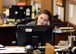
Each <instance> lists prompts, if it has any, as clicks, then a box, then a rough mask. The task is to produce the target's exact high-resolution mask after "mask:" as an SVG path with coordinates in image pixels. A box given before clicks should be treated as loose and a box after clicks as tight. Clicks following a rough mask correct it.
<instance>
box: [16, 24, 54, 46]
mask: <svg viewBox="0 0 76 54" xmlns="http://www.w3.org/2000/svg"><path fill="white" fill-rule="evenodd" d="M17 41H18V45H20V46H22V45H23V46H24V45H32V46H38V45H41V46H44V45H45V44H46V42H48V43H50V44H53V35H52V26H51V25H47V26H39V25H35V26H28V25H18V26H17Z"/></svg>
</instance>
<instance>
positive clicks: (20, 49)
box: [0, 47, 26, 53]
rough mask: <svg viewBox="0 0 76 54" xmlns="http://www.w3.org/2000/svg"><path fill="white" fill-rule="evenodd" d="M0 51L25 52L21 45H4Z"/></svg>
mask: <svg viewBox="0 0 76 54" xmlns="http://www.w3.org/2000/svg"><path fill="white" fill-rule="evenodd" d="M0 53H26V51H25V49H24V48H21V47H9V48H8V47H5V48H4V49H2V50H0Z"/></svg>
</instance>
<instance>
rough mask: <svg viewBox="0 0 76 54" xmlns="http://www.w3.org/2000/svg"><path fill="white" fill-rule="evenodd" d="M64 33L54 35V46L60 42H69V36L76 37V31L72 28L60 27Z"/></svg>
mask: <svg viewBox="0 0 76 54" xmlns="http://www.w3.org/2000/svg"><path fill="white" fill-rule="evenodd" d="M59 29H61V30H62V31H63V32H61V33H55V32H54V33H53V35H54V45H57V44H58V43H59V41H60V40H68V36H69V35H71V33H72V35H76V31H75V29H73V28H72V27H59Z"/></svg>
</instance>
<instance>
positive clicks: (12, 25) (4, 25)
mask: <svg viewBox="0 0 76 54" xmlns="http://www.w3.org/2000/svg"><path fill="white" fill-rule="evenodd" d="M14 26H16V25H15V24H2V25H0V27H14Z"/></svg>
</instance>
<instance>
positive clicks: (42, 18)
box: [37, 13, 49, 25]
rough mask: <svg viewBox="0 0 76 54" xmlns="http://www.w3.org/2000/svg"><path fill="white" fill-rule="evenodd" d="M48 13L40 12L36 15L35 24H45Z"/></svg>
mask: <svg viewBox="0 0 76 54" xmlns="http://www.w3.org/2000/svg"><path fill="white" fill-rule="evenodd" d="M48 18H49V17H48V15H46V14H43V13H42V14H40V15H39V16H38V20H37V25H47V24H48Z"/></svg>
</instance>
